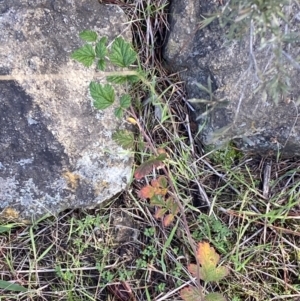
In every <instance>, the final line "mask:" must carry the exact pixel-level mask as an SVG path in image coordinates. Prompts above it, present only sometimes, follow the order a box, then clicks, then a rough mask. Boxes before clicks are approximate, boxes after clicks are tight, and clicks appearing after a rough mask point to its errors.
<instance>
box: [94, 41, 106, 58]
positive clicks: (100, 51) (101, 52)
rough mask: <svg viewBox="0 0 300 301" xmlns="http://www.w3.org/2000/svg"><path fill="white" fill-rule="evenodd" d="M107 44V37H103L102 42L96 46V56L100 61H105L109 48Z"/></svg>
mask: <svg viewBox="0 0 300 301" xmlns="http://www.w3.org/2000/svg"><path fill="white" fill-rule="evenodd" d="M106 43H107V37H103V38H101V39H100V41H99V42H98V43H97V44H96V48H95V51H96V56H97V57H98V58H99V59H104V58H105V56H106V54H107V48H106Z"/></svg>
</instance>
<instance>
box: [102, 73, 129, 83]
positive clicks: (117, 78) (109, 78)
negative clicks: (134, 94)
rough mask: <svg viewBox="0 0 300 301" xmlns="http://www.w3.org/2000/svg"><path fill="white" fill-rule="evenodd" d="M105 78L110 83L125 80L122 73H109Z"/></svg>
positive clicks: (123, 81)
mask: <svg viewBox="0 0 300 301" xmlns="http://www.w3.org/2000/svg"><path fill="white" fill-rule="evenodd" d="M106 80H107V81H108V82H110V83H114V84H124V83H126V82H127V80H128V79H127V76H126V75H125V76H122V75H110V76H107V77H106Z"/></svg>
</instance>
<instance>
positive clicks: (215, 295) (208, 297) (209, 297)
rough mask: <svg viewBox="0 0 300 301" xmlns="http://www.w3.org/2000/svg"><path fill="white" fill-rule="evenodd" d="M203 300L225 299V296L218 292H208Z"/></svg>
mask: <svg viewBox="0 0 300 301" xmlns="http://www.w3.org/2000/svg"><path fill="white" fill-rule="evenodd" d="M204 300H205V301H226V298H225V297H224V296H222V295H221V294H219V293H209V294H207V295H206V296H205V298H204Z"/></svg>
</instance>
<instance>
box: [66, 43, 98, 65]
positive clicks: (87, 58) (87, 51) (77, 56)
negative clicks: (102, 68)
mask: <svg viewBox="0 0 300 301" xmlns="http://www.w3.org/2000/svg"><path fill="white" fill-rule="evenodd" d="M95 57H96V55H95V51H94V48H93V47H92V46H91V45H89V44H86V45H84V46H82V47H81V48H79V49H77V50H75V51H74V52H73V53H72V54H71V58H72V59H74V60H76V61H78V62H80V63H82V64H83V65H84V66H85V67H90V66H91V65H92V64H93V62H94V59H95Z"/></svg>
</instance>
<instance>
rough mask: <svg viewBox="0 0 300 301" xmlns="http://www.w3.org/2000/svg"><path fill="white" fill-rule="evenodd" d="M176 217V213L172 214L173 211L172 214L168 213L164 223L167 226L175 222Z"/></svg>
mask: <svg viewBox="0 0 300 301" xmlns="http://www.w3.org/2000/svg"><path fill="white" fill-rule="evenodd" d="M174 218H175V216H174V214H171V213H170V214H167V215H166V216H165V217H164V219H163V225H164V226H165V227H168V226H170V225H171V223H172V222H173V220H174Z"/></svg>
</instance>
